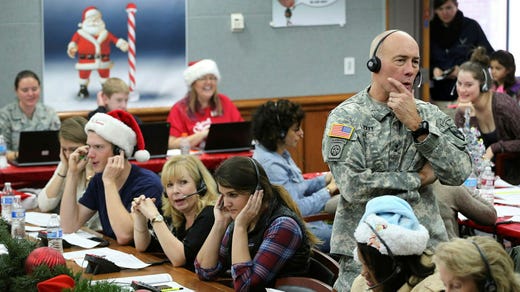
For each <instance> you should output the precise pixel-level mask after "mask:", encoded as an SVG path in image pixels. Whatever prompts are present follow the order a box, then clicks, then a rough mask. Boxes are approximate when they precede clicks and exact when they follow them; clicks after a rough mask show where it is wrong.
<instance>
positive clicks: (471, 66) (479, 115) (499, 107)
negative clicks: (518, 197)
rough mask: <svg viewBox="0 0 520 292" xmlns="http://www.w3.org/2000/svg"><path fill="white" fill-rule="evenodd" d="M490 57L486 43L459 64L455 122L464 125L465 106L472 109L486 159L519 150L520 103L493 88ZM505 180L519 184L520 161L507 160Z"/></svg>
mask: <svg viewBox="0 0 520 292" xmlns="http://www.w3.org/2000/svg"><path fill="white" fill-rule="evenodd" d="M488 67H489V57H488V56H487V55H486V54H485V49H484V48H483V47H478V48H477V49H475V51H474V52H473V54H472V56H471V60H470V61H468V62H465V63H464V64H462V65H461V66H460V70H459V74H458V76H457V92H458V94H459V107H458V109H459V110H458V111H457V113H456V116H455V124H456V125H457V126H458V127H459V128H461V127H463V126H464V122H465V118H464V112H465V109H466V108H467V107H468V106H469V108H470V109H471V112H470V115H471V118H470V125H471V126H474V127H476V128H477V129H478V130H479V132H480V133H481V138H482V140H483V141H484V145H485V147H486V153H485V154H484V157H483V158H484V159H488V160H492V159H493V158H494V156H495V154H496V153H501V152H520V124H519V123H518V121H520V106H518V103H517V101H516V100H514V99H512V98H511V97H510V96H508V95H507V94H504V93H499V92H493V91H492V90H490V88H491V86H492V84H491V82H492V80H491V77H490V76H489V71H488V70H487V68H488ZM505 169H506V175H505V176H504V177H502V179H503V180H505V181H507V182H509V183H511V184H514V185H517V184H520V163H519V161H517V160H514V159H513V160H509V161H507V162H506V167H505Z"/></svg>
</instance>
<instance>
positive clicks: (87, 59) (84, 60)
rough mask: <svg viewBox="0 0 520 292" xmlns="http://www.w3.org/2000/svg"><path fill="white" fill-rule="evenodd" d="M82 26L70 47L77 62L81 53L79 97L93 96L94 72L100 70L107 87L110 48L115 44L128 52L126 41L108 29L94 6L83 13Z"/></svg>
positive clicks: (72, 56) (68, 51)
mask: <svg viewBox="0 0 520 292" xmlns="http://www.w3.org/2000/svg"><path fill="white" fill-rule="evenodd" d="M81 21H82V22H81V23H80V24H79V29H78V30H77V31H76V33H74V35H73V36H72V39H71V41H70V42H69V44H68V46H67V54H68V55H69V57H70V58H72V59H73V58H74V56H75V55H76V53H78V62H77V63H76V70H79V78H80V81H79V84H80V90H79V92H78V96H79V97H81V98H86V97H88V96H89V93H88V89H87V87H88V83H89V78H90V73H91V72H92V70H97V71H98V73H99V76H100V78H101V83H102V84H103V83H104V82H105V80H107V78H108V77H110V68H112V66H113V63H112V61H110V44H114V45H115V46H116V47H117V48H119V49H120V50H121V51H123V52H126V51H128V43H127V42H126V41H125V40H124V39H121V38H120V39H118V38H117V37H115V36H114V35H113V34H112V33H110V32H109V31H107V30H106V29H105V22H104V21H103V19H102V15H101V12H100V11H99V10H98V9H97V8H96V7H94V6H89V7H87V8H85V10H83V16H82V20H81Z"/></svg>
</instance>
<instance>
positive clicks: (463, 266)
mask: <svg viewBox="0 0 520 292" xmlns="http://www.w3.org/2000/svg"><path fill="white" fill-rule="evenodd" d="M433 262H434V263H435V265H436V266H437V269H438V270H439V273H440V277H441V279H442V281H443V282H444V285H445V286H446V291H447V292H449V291H493V292H516V291H520V276H519V275H518V274H515V272H514V268H513V261H512V260H511V258H510V257H509V255H508V254H507V252H506V251H505V249H504V248H503V247H502V246H501V245H500V244H499V243H498V242H497V241H496V240H495V239H493V238H492V237H488V236H473V237H468V238H464V239H462V238H456V239H454V240H452V241H450V242H443V243H440V244H439V245H438V246H437V248H436V250H435V254H434V256H433Z"/></svg>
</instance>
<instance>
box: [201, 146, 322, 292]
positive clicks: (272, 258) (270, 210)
mask: <svg viewBox="0 0 520 292" xmlns="http://www.w3.org/2000/svg"><path fill="white" fill-rule="evenodd" d="M214 176H215V180H216V181H217V185H218V189H219V192H220V196H219V198H218V200H217V203H216V204H215V208H214V209H213V212H214V215H215V223H214V224H213V227H212V229H211V231H210V233H209V235H208V237H207V238H206V241H205V242H204V245H203V246H202V248H201V249H200V251H199V254H198V255H197V258H196V260H195V271H196V273H197V274H198V275H199V277H200V278H201V279H203V280H213V279H215V278H217V277H219V276H222V275H223V274H225V272H226V271H227V270H229V269H231V277H232V278H233V286H234V288H235V291H265V287H273V284H274V282H275V280H276V278H278V277H282V276H296V275H304V274H305V273H306V272H307V270H308V267H309V261H310V252H311V247H312V245H313V244H314V243H315V242H316V241H317V240H316V237H314V235H312V233H310V232H309V231H307V229H306V227H305V224H304V222H303V220H302V217H301V215H300V212H299V211H298V207H297V206H296V204H295V203H294V201H293V200H292V199H291V196H290V195H289V194H288V193H287V191H286V190H285V189H284V188H283V187H281V186H276V185H272V184H271V183H270V182H269V179H268V177H267V175H266V173H265V171H264V169H263V168H262V166H261V165H260V164H259V163H258V162H256V161H255V160H254V159H252V158H248V157H242V156H235V157H232V158H229V159H227V160H225V161H224V162H223V163H222V164H221V165H220V166H219V167H218V168H217V170H216V171H215V175H214Z"/></svg>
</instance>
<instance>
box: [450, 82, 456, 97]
mask: <svg viewBox="0 0 520 292" xmlns="http://www.w3.org/2000/svg"><path fill="white" fill-rule="evenodd" d="M456 88H457V84H454V85H453V88H452V89H451V91H450V95H452V96H453V95H455V89H456Z"/></svg>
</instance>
